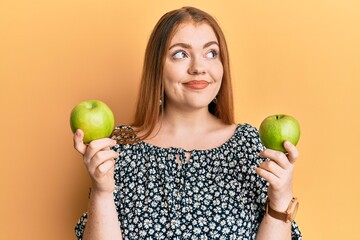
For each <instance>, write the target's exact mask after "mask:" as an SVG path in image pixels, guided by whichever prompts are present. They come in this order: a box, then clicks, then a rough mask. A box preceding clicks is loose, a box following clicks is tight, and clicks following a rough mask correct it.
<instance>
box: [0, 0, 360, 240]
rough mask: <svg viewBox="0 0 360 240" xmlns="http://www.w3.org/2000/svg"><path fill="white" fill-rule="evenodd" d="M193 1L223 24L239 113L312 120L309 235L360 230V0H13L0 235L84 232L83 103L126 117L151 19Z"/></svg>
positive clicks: (303, 204)
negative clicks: (79, 116) (77, 129)
mask: <svg viewBox="0 0 360 240" xmlns="http://www.w3.org/2000/svg"><path fill="white" fill-rule="evenodd" d="M184 5H193V6H196V7H200V8H202V9H204V10H206V11H208V12H210V13H211V14H213V15H214V16H215V17H216V18H217V19H218V21H219V23H220V25H221V26H222V27H223V30H224V32H225V34H226V36H227V40H228V44H229V49H230V56H231V65H232V70H233V72H232V74H233V79H234V86H235V98H236V117H237V121H238V122H242V123H244V122H247V123H250V124H253V125H254V126H257V127H258V126H259V125H260V122H261V120H262V119H263V118H265V117H266V116H268V115H270V114H275V113H287V114H290V115H293V116H295V117H296V118H298V120H299V121H300V124H301V127H302V137H301V139H300V142H299V145H298V148H299V150H300V155H301V156H300V158H299V160H298V163H297V168H296V173H295V180H294V188H295V194H296V196H298V197H299V199H300V209H299V213H298V216H297V222H298V224H299V225H300V227H301V230H302V232H303V235H304V238H305V239H307V240H319V239H347V240H351V239H354V240H355V239H359V235H360V234H359V232H358V229H359V223H358V219H359V215H360V210H359V209H360V207H359V203H360V187H359V183H360V180H359V175H360V170H359V169H360V157H359V142H358V138H359V136H360V131H359V122H360V112H359V111H360V110H359V109H360V97H359V90H360V88H359V86H360V85H359V82H360V1H358V0H341V1H336V0H318V1H285V0H284V1H256V0H254V1H248V0H241V1H237V0H233V1H226V0H221V1H208V0H203V1H200V0H199V1H195V0H194V1H162V0H152V1H120V0H104V1H95V0H86V1H85V0H75V1H74V0H38V1H25V0H1V2H0V103H1V105H0V128H1V129H0V134H1V135H0V136H1V137H0V194H1V196H0V239H13V240H17V239H19V240H23V239H37V240H41V239H75V237H74V233H73V232H74V231H73V229H74V226H75V223H76V221H77V219H78V218H79V216H80V215H81V214H82V212H84V211H85V210H86V207H87V195H88V188H89V178H88V176H87V173H86V170H85V168H84V167H83V164H82V161H81V158H80V156H79V155H78V154H77V153H76V152H75V150H74V149H73V148H72V134H71V131H70V126H69V114H70V111H71V109H72V107H73V106H74V105H76V104H77V103H78V102H80V101H82V100H86V99H101V100H103V101H105V102H107V103H108V104H109V105H110V107H111V108H112V109H113V110H114V113H115V115H116V121H117V124H127V123H129V121H130V120H131V118H132V117H131V116H132V114H133V113H134V103H135V99H136V94H137V88H138V83H139V77H140V73H141V67H142V59H143V53H144V49H145V44H146V41H147V39H148V37H149V34H150V31H151V29H152V27H153V26H154V25H155V23H156V21H157V20H158V19H159V17H160V16H161V15H162V14H163V13H165V12H167V11H169V10H172V9H174V8H178V7H181V6H184Z"/></svg>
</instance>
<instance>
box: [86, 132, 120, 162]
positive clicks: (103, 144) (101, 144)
mask: <svg viewBox="0 0 360 240" xmlns="http://www.w3.org/2000/svg"><path fill="white" fill-rule="evenodd" d="M115 145H116V141H115V140H112V139H110V138H102V139H98V140H94V141H91V142H90V143H89V145H88V147H87V150H86V152H85V155H84V160H85V161H89V160H90V159H92V158H93V157H94V155H95V154H96V153H97V152H99V151H101V150H103V149H110V147H113V146H115Z"/></svg>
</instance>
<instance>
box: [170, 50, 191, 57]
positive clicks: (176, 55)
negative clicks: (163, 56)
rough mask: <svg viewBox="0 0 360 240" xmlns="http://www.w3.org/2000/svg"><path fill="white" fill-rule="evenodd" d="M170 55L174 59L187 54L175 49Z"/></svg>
mask: <svg viewBox="0 0 360 240" xmlns="http://www.w3.org/2000/svg"><path fill="white" fill-rule="evenodd" d="M172 57H173V58H174V59H183V58H186V57H187V54H186V53H185V52H184V51H177V52H175V53H174V54H173V55H172Z"/></svg>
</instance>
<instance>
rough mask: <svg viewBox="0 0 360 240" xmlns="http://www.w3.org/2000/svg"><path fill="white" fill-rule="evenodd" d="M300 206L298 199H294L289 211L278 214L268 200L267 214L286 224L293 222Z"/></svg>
mask: <svg viewBox="0 0 360 240" xmlns="http://www.w3.org/2000/svg"><path fill="white" fill-rule="evenodd" d="M298 205H299V203H298V201H297V198H293V199H291V201H290V203H289V206H288V209H287V210H286V211H285V212H278V211H276V210H274V209H272V208H271V207H270V200H269V198H268V199H266V213H267V214H269V215H270V216H271V217H273V218H276V219H279V220H282V221H284V222H291V221H292V220H294V218H295V215H296V212H297V208H298Z"/></svg>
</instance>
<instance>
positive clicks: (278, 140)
mask: <svg viewBox="0 0 360 240" xmlns="http://www.w3.org/2000/svg"><path fill="white" fill-rule="evenodd" d="M259 134H260V139H261V141H262V143H263V144H264V145H265V147H267V148H271V149H274V150H277V151H281V152H286V150H285V148H284V147H283V144H284V142H285V141H286V140H288V141H289V142H291V143H292V144H293V145H296V144H297V143H298V141H299V139H300V125H299V122H298V121H297V120H296V119H295V118H294V117H292V116H289V115H285V114H276V115H272V116H269V117H267V118H265V119H264V120H263V121H262V123H261V124H260V128H259Z"/></svg>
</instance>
